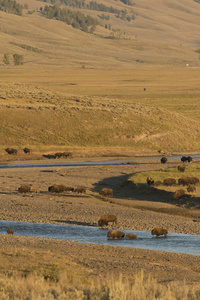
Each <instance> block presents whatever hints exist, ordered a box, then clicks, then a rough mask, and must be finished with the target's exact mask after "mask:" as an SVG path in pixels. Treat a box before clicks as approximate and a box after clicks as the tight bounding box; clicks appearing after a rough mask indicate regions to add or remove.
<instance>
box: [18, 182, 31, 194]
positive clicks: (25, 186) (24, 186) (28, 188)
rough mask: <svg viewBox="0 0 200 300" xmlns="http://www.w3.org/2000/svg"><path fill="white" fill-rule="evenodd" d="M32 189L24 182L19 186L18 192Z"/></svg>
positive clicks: (27, 191)
mask: <svg viewBox="0 0 200 300" xmlns="http://www.w3.org/2000/svg"><path fill="white" fill-rule="evenodd" d="M30 191H31V187H30V185H28V184H22V185H21V186H20V187H19V188H18V192H19V193H21V194H22V193H29V192H30Z"/></svg>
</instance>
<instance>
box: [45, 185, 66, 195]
mask: <svg viewBox="0 0 200 300" xmlns="http://www.w3.org/2000/svg"><path fill="white" fill-rule="evenodd" d="M48 191H49V192H51V193H62V192H65V191H66V186H64V185H62V184H61V185H57V184H54V185H51V186H50V187H49V188H48Z"/></svg>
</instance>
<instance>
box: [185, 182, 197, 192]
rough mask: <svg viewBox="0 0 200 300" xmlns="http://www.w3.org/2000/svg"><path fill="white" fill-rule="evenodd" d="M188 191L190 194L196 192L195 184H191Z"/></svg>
mask: <svg viewBox="0 0 200 300" xmlns="http://www.w3.org/2000/svg"><path fill="white" fill-rule="evenodd" d="M187 191H188V193H194V192H196V186H195V185H194V184H189V186H188V188H187Z"/></svg>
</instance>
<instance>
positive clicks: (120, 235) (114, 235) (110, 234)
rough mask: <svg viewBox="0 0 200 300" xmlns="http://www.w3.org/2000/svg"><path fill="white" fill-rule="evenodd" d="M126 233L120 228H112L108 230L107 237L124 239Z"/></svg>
mask: <svg viewBox="0 0 200 300" xmlns="http://www.w3.org/2000/svg"><path fill="white" fill-rule="evenodd" d="M124 236H125V233H124V232H123V231H119V230H111V231H108V233H107V237H108V238H112V239H122V238H124Z"/></svg>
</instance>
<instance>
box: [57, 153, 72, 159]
mask: <svg viewBox="0 0 200 300" xmlns="http://www.w3.org/2000/svg"><path fill="white" fill-rule="evenodd" d="M69 156H72V154H71V152H56V153H55V157H56V158H61V157H69Z"/></svg>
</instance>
